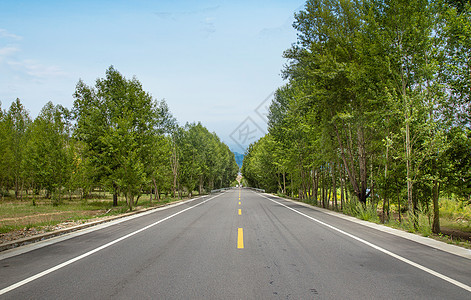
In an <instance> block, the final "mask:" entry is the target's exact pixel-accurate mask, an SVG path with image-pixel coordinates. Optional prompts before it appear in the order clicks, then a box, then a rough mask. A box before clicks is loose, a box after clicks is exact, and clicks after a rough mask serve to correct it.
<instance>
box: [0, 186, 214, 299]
mask: <svg viewBox="0 0 471 300" xmlns="http://www.w3.org/2000/svg"><path fill="white" fill-rule="evenodd" d="M220 195H222V193H221V194H218V195H216V196H214V197H211V198H209V199H206V200H204V201H203V202H200V203H198V204H196V205H194V206H191V207H188V208H185V209H184V210H181V211H179V212H177V213H174V214H173V215H170V216H168V217H165V218H163V219H161V220H159V221H157V222H154V223H152V224H150V225H147V226H145V227H143V228H141V229H139V230H136V231H134V232H131V233H129V234H127V235H125V236H122V237H120V238H118V239H116V240H114V241H111V242H109V243H107V244H105V245H102V246H100V247H98V248H95V249H93V250H90V251H88V252H86V253H84V254H82V255H79V256H77V257H75V258H72V259H69V260H68V261H65V262H63V263H61V264H59V265H57V266H55V267H52V268H49V269H47V270H45V271H42V272H41V273H38V274H36V275H33V276H31V277H28V278H26V279H24V280H22V281H20V282H17V283H15V284H12V285H10V286H8V287H6V288H3V289H1V290H0V295H3V294H6V293H8V292H10V291H12V290H14V289H17V288H19V287H21V286H23V285H25V284H27V283H30V282H31V281H34V280H36V279H38V278H41V277H43V276H45V275H47V274H49V273H52V272H54V271H57V270H59V269H62V268H63V267H65V266H68V265H70V264H72V263H74V262H76V261H79V260H81V259H83V258H85V257H87V256H90V255H92V254H94V253H96V252H98V251H101V250H103V249H105V248H108V247H109V246H112V245H114V244H116V243H119V242H121V241H123V240H125V239H127V238H129V237H131V236H133V235H136V234H138V233H140V232H142V231H144V230H147V229H149V228H151V227H153V226H155V225H158V224H160V223H162V222H165V221H167V220H168V219H171V218H173V217H175V216H177V215H179V214H181V213H184V212H186V211H187V210H190V209H192V208H195V207H197V206H200V205H202V204H204V203H206V202H208V201H210V200H212V199H214V198H216V197H218V196H220Z"/></svg>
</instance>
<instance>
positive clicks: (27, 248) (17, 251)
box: [0, 196, 207, 261]
mask: <svg viewBox="0 0 471 300" xmlns="http://www.w3.org/2000/svg"><path fill="white" fill-rule="evenodd" d="M204 197H207V196H201V197H197V198H193V199H189V200H186V201H181V202H177V203H171V204H169V205H166V206H162V207H157V208H154V209H150V210H148V211H145V212H142V213H138V214H134V215H130V216H126V217H123V218H119V219H114V220H110V221H108V222H104V223H101V224H97V225H93V226H90V227H86V228H83V229H79V230H77V231H72V232H69V233H65V234H63V235H59V236H55V237H52V238H48V239H45V240H42V241H37V242H34V243H31V244H26V245H23V246H21V247H17V248H13V249H8V250H5V251H2V252H0V261H1V260H4V259H7V258H10V257H14V256H17V255H21V254H24V253H28V252H31V251H33V250H36V249H40V248H43V247H46V246H49V245H52V244H55V243H58V242H62V241H65V240H68V239H71V238H74V237H77V236H81V235H84V234H87V233H90V232H93V231H96V230H100V229H103V228H106V227H109V226H113V225H116V224H119V223H122V222H126V221H129V220H132V219H135V218H140V217H143V216H146V215H149V214H153V213H156V212H158V211H162V210H167V209H170V208H174V207H177V206H180V205H183V204H188V203H191V202H193V201H195V200H198V199H200V200H201V199H202V198H204Z"/></svg>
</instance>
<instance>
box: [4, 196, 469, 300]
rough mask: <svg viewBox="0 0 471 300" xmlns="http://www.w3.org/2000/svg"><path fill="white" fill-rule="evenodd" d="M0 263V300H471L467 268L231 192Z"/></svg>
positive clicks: (345, 224)
mask: <svg viewBox="0 0 471 300" xmlns="http://www.w3.org/2000/svg"><path fill="white" fill-rule="evenodd" d="M43 244H44V245H42V244H41V243H39V244H37V245H35V246H34V247H31V246H26V247H20V248H17V249H14V250H9V251H6V252H3V253H0V299H471V287H470V286H471V259H468V258H466V257H461V256H457V255H454V254H450V253H448V252H445V251H442V250H438V249H436V248H432V247H429V246H425V245H423V244H420V243H417V242H414V241H411V240H408V239H405V238H402V237H399V236H396V235H391V234H389V233H386V232H382V231H378V230H376V229H374V228H370V227H366V226H363V225H361V224H358V223H356V222H351V221H349V220H345V219H343V218H339V217H336V216H333V215H331V214H329V213H326V212H324V211H322V210H319V209H313V208H308V207H305V206H303V205H299V204H296V203H294V202H292V201H287V200H283V199H280V198H278V197H274V196H270V195H267V194H261V193H256V192H253V191H251V190H245V189H243V190H239V189H234V190H230V191H227V192H224V193H221V194H217V195H215V196H214V195H213V196H207V197H203V198H198V199H196V200H193V201H187V202H184V203H183V204H181V205H176V206H172V207H170V208H167V209H159V210H155V211H152V212H151V213H147V214H145V215H142V216H139V217H133V218H129V219H126V220H121V221H119V222H114V223H112V224H107V225H106V226H102V227H97V228H95V229H91V230H88V231H85V232H82V233H80V234H77V233H74V234H71V235H69V236H67V237H62V238H59V239H56V240H53V241H49V242H48V243H43Z"/></svg>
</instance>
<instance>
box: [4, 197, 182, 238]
mask: <svg viewBox="0 0 471 300" xmlns="http://www.w3.org/2000/svg"><path fill="white" fill-rule="evenodd" d="M177 200H179V199H175V198H170V197H163V198H161V200H160V201H158V202H157V201H153V202H150V200H149V195H143V196H142V197H141V198H140V199H139V202H138V205H137V206H136V207H134V210H136V209H141V208H146V207H153V206H158V205H162V204H166V203H170V202H173V201H177ZM127 211H128V207H127V205H126V202H125V200H124V199H120V201H118V206H116V207H113V201H112V195H111V194H100V195H94V197H92V198H91V199H87V200H80V199H79V198H72V200H69V199H61V201H59V202H56V203H53V202H52V201H51V199H45V198H44V197H38V196H35V197H34V198H30V199H27V200H24V201H21V200H16V199H14V198H11V197H8V198H5V199H4V201H0V234H3V233H7V232H10V231H15V230H28V229H36V230H41V229H42V230H48V229H49V228H50V227H53V226H55V225H57V224H60V223H64V222H71V221H80V220H83V221H85V220H89V219H93V218H98V217H104V216H113V215H119V214H123V213H126V212H127Z"/></svg>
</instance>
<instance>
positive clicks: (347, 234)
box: [260, 195, 471, 292]
mask: <svg viewBox="0 0 471 300" xmlns="http://www.w3.org/2000/svg"><path fill="white" fill-rule="evenodd" d="M260 196H262V197H263V198H266V199H268V200H270V201H272V202H274V203H276V204H279V205H281V206H284V207H286V208H287V209H290V210H292V211H294V212H295V213H297V214H300V215H301V216H303V217H306V218H308V219H310V220H312V221H314V222H317V223H319V224H321V225H324V226H326V227H328V228H330V229H332V230H335V231H337V232H339V233H341V234H343V235H346V236H348V237H350V238H352V239H354V240H357V241H359V242H360V243H363V244H365V245H367V246H370V247H371V248H373V249H376V250H378V251H380V252H383V253H384V254H387V255H389V256H391V257H394V258H396V259H398V260H400V261H402V262H405V263H406V264H409V265H411V266H413V267H416V268H417V269H420V270H422V271H424V272H427V273H429V274H431V275H433V276H435V277H438V278H440V279H443V280H445V281H447V282H449V283H451V284H454V285H456V286H458V287H460V288H462V289H464V290H467V291H468V292H471V286H469V285H466V284H464V283H461V282H459V281H457V280H455V279H453V278H450V277H448V276H446V275H443V274H441V273H438V272H436V271H434V270H432V269H429V268H427V267H424V266H422V265H419V264H418V263H415V262H413V261H411V260H408V259H407V258H404V257H402V256H400V255H397V254H395V253H393V252H391V251H388V250H386V249H384V248H381V247H379V246H377V245H375V244H372V243H370V242H368V241H365V240H364V239H361V238H359V237H357V236H354V235H353V234H350V233H348V232H345V231H343V230H342V229H338V228H337V227H334V226H332V225H329V224H327V223H324V222H322V221H320V220H318V219H316V218H313V217H311V216H309V215H306V214H304V213H302V212H300V211H298V210H296V209H294V208H291V207H289V206H287V205H285V204H283V203H280V202H278V201H275V200H272V199H270V198H268V197H267V196H265V195H260Z"/></svg>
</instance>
